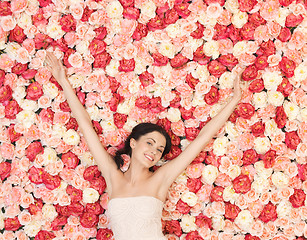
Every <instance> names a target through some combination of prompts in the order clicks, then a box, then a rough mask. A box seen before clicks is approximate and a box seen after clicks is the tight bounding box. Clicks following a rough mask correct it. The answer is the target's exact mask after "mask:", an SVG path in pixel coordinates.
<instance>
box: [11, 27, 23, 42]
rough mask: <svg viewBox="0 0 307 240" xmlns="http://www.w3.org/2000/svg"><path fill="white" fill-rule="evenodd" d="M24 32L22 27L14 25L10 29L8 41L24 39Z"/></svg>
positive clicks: (21, 40)
mask: <svg viewBox="0 0 307 240" xmlns="http://www.w3.org/2000/svg"><path fill="white" fill-rule="evenodd" d="M26 37H27V36H26V34H24V32H23V29H22V28H21V27H19V26H18V25H16V27H15V28H14V29H13V30H11V31H10V34H9V41H10V42H18V43H20V44H21V43H22V42H23V41H24V40H25V39H26Z"/></svg>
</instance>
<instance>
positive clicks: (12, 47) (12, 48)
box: [5, 42, 21, 60]
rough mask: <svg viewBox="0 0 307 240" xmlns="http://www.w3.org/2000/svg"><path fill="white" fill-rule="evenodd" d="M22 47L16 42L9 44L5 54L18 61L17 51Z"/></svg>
mask: <svg viewBox="0 0 307 240" xmlns="http://www.w3.org/2000/svg"><path fill="white" fill-rule="evenodd" d="M20 48H21V46H20V45H19V44H18V43H16V42H9V43H8V44H6V48H5V52H6V53H7V55H8V56H9V57H10V58H11V59H12V60H16V56H17V50H18V49H20Z"/></svg>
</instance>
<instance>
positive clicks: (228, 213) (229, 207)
mask: <svg viewBox="0 0 307 240" xmlns="http://www.w3.org/2000/svg"><path fill="white" fill-rule="evenodd" d="M240 212H241V209H240V208H239V207H238V206H237V205H235V204H231V203H230V202H226V203H225V214H224V217H225V218H226V219H229V220H230V221H232V222H233V221H234V220H235V219H236V217H237V216H238V214H239V213H240Z"/></svg>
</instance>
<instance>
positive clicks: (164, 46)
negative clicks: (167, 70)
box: [159, 41, 176, 58]
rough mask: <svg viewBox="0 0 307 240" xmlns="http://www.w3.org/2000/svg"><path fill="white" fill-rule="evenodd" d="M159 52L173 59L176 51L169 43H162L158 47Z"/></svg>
mask: <svg viewBox="0 0 307 240" xmlns="http://www.w3.org/2000/svg"><path fill="white" fill-rule="evenodd" d="M159 52H160V53H161V54H162V55H164V56H166V57H168V58H174V57H175V53H176V49H175V46H174V45H173V44H172V43H171V42H170V41H163V42H161V43H160V45H159Z"/></svg>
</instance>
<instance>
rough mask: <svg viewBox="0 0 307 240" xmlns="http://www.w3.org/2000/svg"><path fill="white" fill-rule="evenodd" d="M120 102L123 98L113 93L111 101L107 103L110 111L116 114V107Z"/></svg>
mask: <svg viewBox="0 0 307 240" xmlns="http://www.w3.org/2000/svg"><path fill="white" fill-rule="evenodd" d="M122 100H123V97H121V96H120V95H119V94H117V93H113V97H112V99H111V100H110V101H109V102H108V105H109V108H110V109H111V111H113V112H116V109H117V106H118V104H119V103H120V102H121V101H122Z"/></svg>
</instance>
